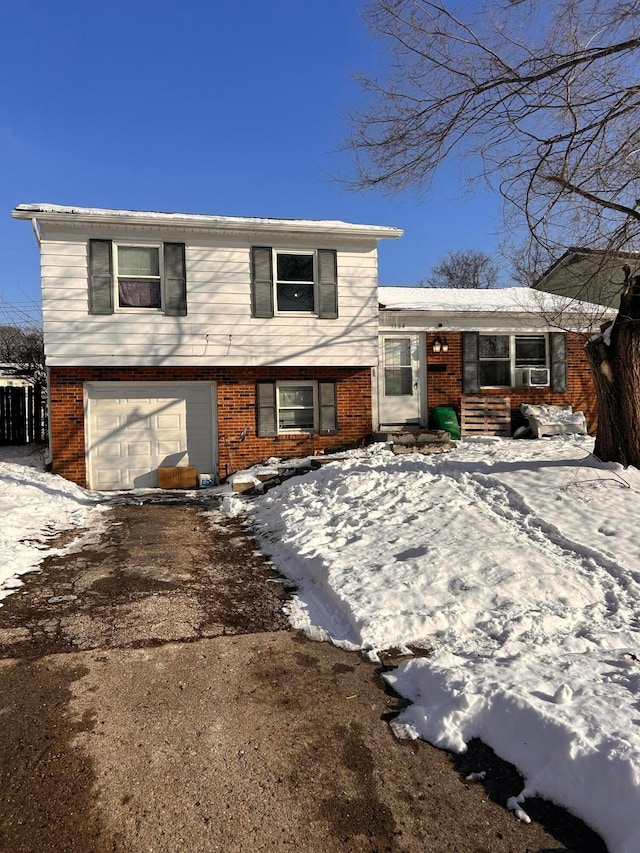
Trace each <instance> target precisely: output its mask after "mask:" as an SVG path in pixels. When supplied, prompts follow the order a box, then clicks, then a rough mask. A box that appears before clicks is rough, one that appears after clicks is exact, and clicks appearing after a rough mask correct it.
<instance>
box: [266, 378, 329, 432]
mask: <svg viewBox="0 0 640 853" xmlns="http://www.w3.org/2000/svg"><path fill="white" fill-rule="evenodd" d="M281 388H311V389H312V390H313V427H311V428H307V429H302V428H301V427H291V428H287V427H281V426H280V389H281ZM282 408H283V409H284V408H291V407H290V406H283V407H282ZM301 408H302V407H301ZM319 419H320V412H319V407H318V383H317V382H315V381H314V380H309V379H302V380H295V379H286V380H282V381H280V382H276V429H277V432H278V435H295V434H298V435H300V434H303V435H309V434H312V433H316V432H318V422H319Z"/></svg>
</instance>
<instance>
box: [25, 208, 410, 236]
mask: <svg viewBox="0 0 640 853" xmlns="http://www.w3.org/2000/svg"><path fill="white" fill-rule="evenodd" d="M12 216H13V217H14V219H40V220H43V221H49V222H64V221H67V222H69V221H74V220H75V221H78V222H109V223H118V224H138V225H143V224H154V225H159V224H162V225H167V226H170V225H182V226H187V227H193V228H203V229H209V230H218V231H220V230H223V231H284V232H301V233H311V232H314V233H322V234H339V235H343V236H349V237H370V238H373V239H376V240H377V239H380V238H383V237H391V238H395V237H401V236H402V233H403V232H402V229H400V228H391V227H387V226H384V225H360V224H355V223H351V222H342V221H340V220H329V219H264V218H259V217H246V216H218V215H214V214H203V213H163V212H159V211H152V210H111V209H107V208H99V207H67V206H64V205H60V204H44V203H41V204H19V205H17V206H16V208H15V209H14V210H13V212H12Z"/></svg>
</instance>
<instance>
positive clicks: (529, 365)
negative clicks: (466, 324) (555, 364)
mask: <svg viewBox="0 0 640 853" xmlns="http://www.w3.org/2000/svg"><path fill="white" fill-rule="evenodd" d="M478 354H479V379H480V386H481V387H485V388H514V387H515V388H519V387H520V388H530V387H540V386H547V385H549V367H548V365H549V347H548V338H547V335H502V334H501V335H482V334H481V335H480V336H479V353H478Z"/></svg>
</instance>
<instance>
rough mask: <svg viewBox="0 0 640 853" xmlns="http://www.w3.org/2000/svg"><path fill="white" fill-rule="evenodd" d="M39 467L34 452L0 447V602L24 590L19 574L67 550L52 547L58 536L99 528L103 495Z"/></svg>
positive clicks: (38, 454)
mask: <svg viewBox="0 0 640 853" xmlns="http://www.w3.org/2000/svg"><path fill="white" fill-rule="evenodd" d="M43 467H44V466H43V460H42V453H41V452H40V451H39V450H38V449H37V448H35V449H33V448H30V447H2V448H0V600H2V599H3V598H5V597H6V596H7V595H9V593H10V592H12V591H14V590H15V589H17V588H19V587H20V586H22V581H21V580H20V575H24V574H25V573H26V572H32V571H35V570H36V569H37V568H38V566H39V565H40V563H41V562H42V560H43V559H44V558H45V557H47V556H49V555H52V554H60V553H63V552H64V551H65V550H66V549H65V548H56V549H52V548H51V545H50V542H51V539H52V538H53V537H54V536H55V535H56V534H58V533H60V532H62V531H63V530H74V529H78V528H81V529H84V528H87V527H88V528H90V529H92V530H93V531H94V532H98V530H99V529H100V526H101V516H100V510H99V508H98V501H99V500H101V498H102V496H101V495H98V494H96V493H95V492H93V493H92V492H87V491H85V490H84V489H81V488H79V487H78V486H76V485H74V484H73V483H69V482H68V481H67V480H63V479H62V477H56V476H53V475H52V474H46V473H45V472H44V470H43ZM69 547H73V543H71V544H70V545H69V546H67V548H69ZM0 606H1V605H0Z"/></svg>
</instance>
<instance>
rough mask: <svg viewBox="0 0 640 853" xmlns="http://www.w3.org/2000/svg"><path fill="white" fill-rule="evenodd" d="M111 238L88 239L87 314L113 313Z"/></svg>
mask: <svg viewBox="0 0 640 853" xmlns="http://www.w3.org/2000/svg"><path fill="white" fill-rule="evenodd" d="M111 257H112V249H111V240H89V314H113V274H112V269H113V264H112V261H111Z"/></svg>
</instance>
